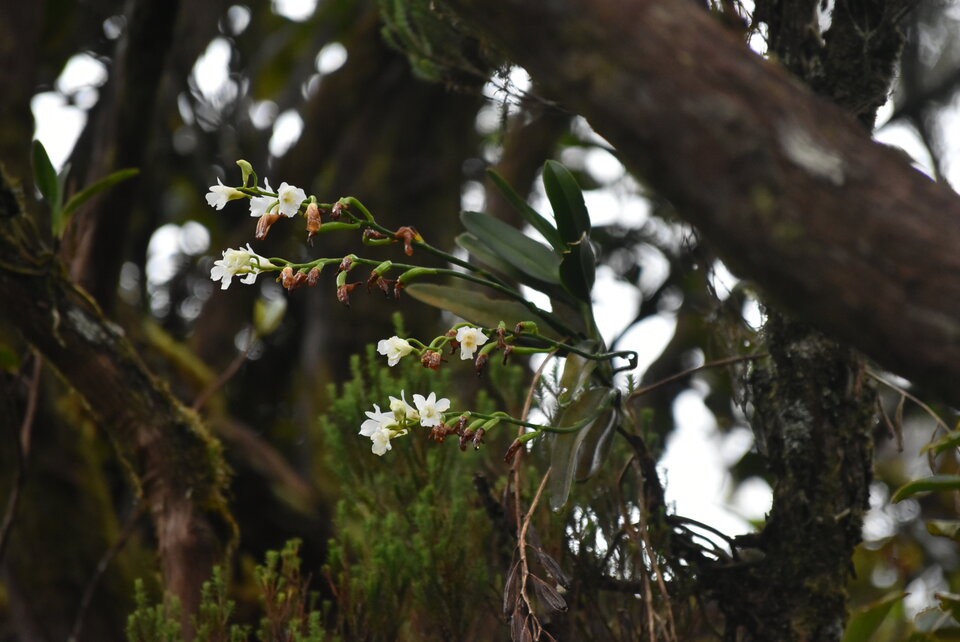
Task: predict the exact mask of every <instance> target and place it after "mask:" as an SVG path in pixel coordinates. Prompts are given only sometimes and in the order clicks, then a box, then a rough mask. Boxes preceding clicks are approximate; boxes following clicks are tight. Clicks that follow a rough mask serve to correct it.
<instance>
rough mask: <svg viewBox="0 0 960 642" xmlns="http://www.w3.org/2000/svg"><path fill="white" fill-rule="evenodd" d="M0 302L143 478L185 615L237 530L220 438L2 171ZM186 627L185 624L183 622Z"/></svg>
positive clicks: (169, 582) (167, 574)
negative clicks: (150, 362)
mask: <svg viewBox="0 0 960 642" xmlns="http://www.w3.org/2000/svg"><path fill="white" fill-rule="evenodd" d="M0 256H2V257H3V259H2V262H0V299H2V300H3V301H4V303H5V305H7V306H9V308H10V309H13V310H17V311H18V313H17V314H16V315H11V316H12V322H13V323H14V324H15V325H16V327H17V328H18V329H19V330H20V332H21V333H22V334H23V336H24V337H25V338H26V339H27V341H29V342H30V343H31V344H33V346H34V347H35V348H36V349H37V350H38V351H39V352H40V353H41V354H42V355H43V357H44V359H45V360H46V362H47V363H48V364H50V365H51V366H52V367H53V368H54V369H56V370H57V371H58V373H59V374H60V375H61V376H62V377H63V378H64V379H65V380H67V381H68V382H69V383H70V385H71V386H72V387H74V388H75V390H76V391H77V392H78V393H79V394H80V395H81V396H82V398H83V399H84V400H85V402H86V403H87V404H88V406H89V410H90V413H91V415H92V416H93V417H94V418H95V419H96V420H97V422H98V423H99V425H100V427H101V428H102V429H103V430H104V431H105V432H106V434H107V435H108V437H109V438H110V439H111V440H112V441H113V443H114V444H115V446H116V448H117V450H118V451H119V453H120V455H121V456H122V457H123V459H124V461H125V462H126V464H127V465H128V466H129V468H130V470H131V472H132V473H133V474H134V475H135V478H136V480H137V482H138V483H139V485H140V492H141V494H142V497H143V500H144V501H145V502H146V504H147V506H148V508H149V511H150V513H151V515H152V517H153V521H154V525H155V529H156V535H157V540H158V544H159V549H160V557H161V563H162V568H163V573H164V578H165V585H166V587H167V588H168V590H170V592H171V593H173V594H174V595H176V596H177V597H179V598H180V600H181V602H182V604H183V605H184V612H185V613H186V614H190V613H194V612H196V607H197V605H198V604H199V602H200V586H201V584H202V582H203V580H204V579H206V578H208V577H209V574H210V569H211V567H212V566H213V564H215V563H217V562H218V561H219V560H220V559H221V556H222V554H223V552H224V546H225V543H226V542H230V541H232V540H233V538H234V537H235V534H234V524H233V520H232V518H231V516H230V513H229V511H228V509H227V507H226V502H225V498H224V495H223V490H224V488H225V483H226V476H227V475H226V470H225V466H224V464H223V461H222V458H221V453H220V448H219V444H218V442H216V440H214V439H213V438H212V437H210V436H209V434H208V433H207V432H206V430H205V429H204V428H203V426H202V425H201V424H200V422H199V420H198V418H197V417H196V415H195V414H194V413H192V412H191V411H189V410H187V409H186V408H185V407H183V406H182V405H181V404H180V403H179V402H178V401H177V400H176V399H175V398H174V397H173V395H172V394H171V393H170V391H169V389H168V388H167V387H166V385H165V384H163V383H161V382H160V381H158V380H157V379H155V378H154V377H153V376H152V375H151V374H150V373H149V372H148V371H147V369H146V367H145V366H144V365H143V362H142V361H141V360H140V357H139V356H138V355H137V353H136V352H135V350H134V348H133V345H132V344H131V343H130V342H129V341H128V340H127V339H126V338H125V336H124V335H123V332H122V331H121V330H120V329H119V328H118V327H117V326H115V325H114V324H112V323H110V322H109V321H107V320H106V319H105V318H104V316H103V314H102V313H101V311H100V309H99V307H98V306H97V305H96V304H95V303H94V302H93V300H92V299H91V298H90V296H89V295H87V294H86V293H85V292H83V291H82V290H79V289H78V288H77V287H76V286H74V285H73V284H72V283H70V282H69V280H68V279H67V278H66V275H65V274H64V270H63V267H62V265H61V264H60V262H59V261H58V260H57V259H56V257H55V255H54V253H53V251H52V249H51V244H50V243H49V242H48V241H45V240H44V239H42V238H41V237H40V236H39V235H38V233H37V227H36V224H35V222H34V221H33V220H32V219H31V218H29V217H28V216H27V215H26V214H25V213H24V212H23V209H22V207H21V204H20V202H19V201H18V198H17V195H16V194H15V193H14V191H13V190H12V189H11V187H10V185H9V183H8V182H7V180H6V178H5V177H4V176H3V175H2V174H0ZM185 624H186V622H185Z"/></svg>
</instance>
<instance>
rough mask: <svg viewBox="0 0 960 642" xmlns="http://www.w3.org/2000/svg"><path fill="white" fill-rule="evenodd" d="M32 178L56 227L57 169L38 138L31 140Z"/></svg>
mask: <svg viewBox="0 0 960 642" xmlns="http://www.w3.org/2000/svg"><path fill="white" fill-rule="evenodd" d="M33 179H34V181H36V184H37V189H39V190H40V193H41V194H42V195H43V200H45V201H46V202H47V205H48V206H49V207H50V216H51V221H52V225H53V227H54V229H56V226H57V221H58V220H59V219H60V211H61V210H60V198H61V197H60V181H59V180H57V170H55V169H54V168H53V163H51V162H50V157H49V156H48V155H47V150H46V148H44V146H43V143H41V142H40V141H39V140H35V141H33Z"/></svg>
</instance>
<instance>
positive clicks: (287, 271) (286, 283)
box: [280, 265, 293, 290]
mask: <svg viewBox="0 0 960 642" xmlns="http://www.w3.org/2000/svg"><path fill="white" fill-rule="evenodd" d="M280 285H282V286H283V287H284V288H286V289H287V290H292V289H293V268H292V267H290V266H289V265H288V266H287V267H285V268H283V269H282V270H280Z"/></svg>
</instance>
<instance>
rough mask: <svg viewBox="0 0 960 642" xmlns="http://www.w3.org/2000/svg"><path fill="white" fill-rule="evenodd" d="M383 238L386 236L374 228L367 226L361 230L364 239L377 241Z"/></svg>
mask: <svg viewBox="0 0 960 642" xmlns="http://www.w3.org/2000/svg"><path fill="white" fill-rule="evenodd" d="M385 238H387V237H386V235H384V234H382V233H381V232H378V231H376V230H371V229H370V228H369V227H368V228H366V229H365V230H363V240H364V241H367V240H374V241H379V240H380V239H385Z"/></svg>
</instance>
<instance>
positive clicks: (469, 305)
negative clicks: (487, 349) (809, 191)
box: [404, 283, 559, 339]
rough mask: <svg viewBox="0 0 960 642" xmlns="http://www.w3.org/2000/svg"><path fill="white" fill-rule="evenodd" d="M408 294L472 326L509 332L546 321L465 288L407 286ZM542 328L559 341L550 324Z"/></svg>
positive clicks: (521, 307) (523, 308)
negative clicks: (500, 326) (504, 326)
mask: <svg viewBox="0 0 960 642" xmlns="http://www.w3.org/2000/svg"><path fill="white" fill-rule="evenodd" d="M404 293H406V294H409V295H410V296H411V297H413V298H414V299H416V300H417V301H420V302H421V303H426V304H427V305H432V306H433V307H435V308H439V309H441V310H449V311H450V312H452V313H453V314H455V315H457V316H458V317H462V318H464V319H466V320H467V321H469V322H470V323H474V324H476V325H479V326H483V327H487V328H491V327H492V328H495V327H497V325H498V324H499V323H500V322H501V321H503V322H504V323H506V324H507V327H508V328H512V327H513V326H515V325H516V324H517V323H519V322H520V321H529V320H536V321H541V320H543V318H542V317H539V318H537V319H534V318H533V317H534V316H535V315H534V312H533V311H532V310H530V308H528V307H527V306H525V305H523V304H522V303H520V302H518V301H509V300H507V299H494V298H492V297H488V296H485V295H483V294H480V293H478V292H476V291H475V290H470V289H466V288H463V287H452V286H449V285H439V284H436V283H414V284H411V285H409V286H407V288H406V289H404ZM539 327H540V332H541V334H543V335H544V336H547V337H550V338H553V339H557V338H559V337H558V336H557V335H556V333H555V332H553V331H552V330H551V329H550V326H549V325H548V324H546V323H541V324H539Z"/></svg>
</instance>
